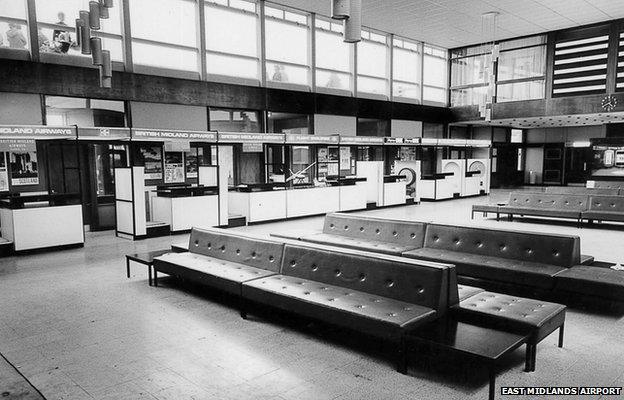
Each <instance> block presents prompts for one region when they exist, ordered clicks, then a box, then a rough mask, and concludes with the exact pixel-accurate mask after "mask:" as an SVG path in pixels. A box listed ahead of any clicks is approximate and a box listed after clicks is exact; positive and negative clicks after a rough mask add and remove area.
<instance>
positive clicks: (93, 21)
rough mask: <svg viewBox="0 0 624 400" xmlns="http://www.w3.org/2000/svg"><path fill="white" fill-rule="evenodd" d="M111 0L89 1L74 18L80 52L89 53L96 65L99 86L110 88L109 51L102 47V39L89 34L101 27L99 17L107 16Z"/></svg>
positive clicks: (111, 75) (111, 84) (110, 64)
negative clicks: (98, 72)
mask: <svg viewBox="0 0 624 400" xmlns="http://www.w3.org/2000/svg"><path fill="white" fill-rule="evenodd" d="M113 6H114V5H113V0H99V1H94V0H92V1H90V2H89V11H85V10H81V11H80V12H79V13H78V18H77V19H76V42H77V43H78V45H79V46H80V52H81V53H82V54H85V55H87V54H91V59H92V62H93V65H97V66H98V67H99V71H100V87H103V88H109V89H110V88H111V87H112V86H113V82H112V77H113V65H112V62H111V55H110V51H108V50H103V49H102V39H101V38H99V37H97V36H91V30H96V31H97V30H99V29H100V28H101V24H100V19H108V18H109V8H112V7H113Z"/></svg>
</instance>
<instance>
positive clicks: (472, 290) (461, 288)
mask: <svg viewBox="0 0 624 400" xmlns="http://www.w3.org/2000/svg"><path fill="white" fill-rule="evenodd" d="M481 292H485V290H484V289H481V288H478V287H474V286H468V285H457V293H458V294H459V301H460V302H461V301H464V300H466V299H469V298H471V297H472V296H474V295H476V294H479V293H481Z"/></svg>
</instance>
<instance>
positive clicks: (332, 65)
mask: <svg viewBox="0 0 624 400" xmlns="http://www.w3.org/2000/svg"><path fill="white" fill-rule="evenodd" d="M315 29H316V87H317V89H318V88H327V89H339V90H348V91H351V90H352V87H353V84H352V79H353V72H352V71H353V65H352V61H351V60H352V59H353V46H354V45H352V44H349V43H345V42H344V41H343V37H342V24H341V23H338V22H336V21H333V20H329V19H324V18H321V17H318V16H317V18H316V24H315Z"/></svg>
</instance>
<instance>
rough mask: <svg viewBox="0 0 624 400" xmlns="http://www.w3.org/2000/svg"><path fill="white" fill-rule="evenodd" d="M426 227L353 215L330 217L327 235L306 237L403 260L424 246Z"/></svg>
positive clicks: (327, 224) (325, 229)
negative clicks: (405, 254) (395, 256)
mask: <svg viewBox="0 0 624 400" xmlns="http://www.w3.org/2000/svg"><path fill="white" fill-rule="evenodd" d="M425 225H426V224H425V223H420V222H406V221H397V220H389V219H383V218H373V217H366V218H359V217H356V216H353V215H349V214H338V213H334V214H327V215H326V216H325V224H324V225H323V232H322V233H317V234H313V235H303V236H299V237H297V238H296V239H299V240H302V241H304V242H311V243H318V244H326V245H335V246H341V247H348V248H351V249H357V250H364V251H374V252H376V253H384V254H391V255H397V256H400V255H401V254H402V253H403V252H405V251H408V250H411V249H415V248H418V247H421V246H422V242H423V237H424V235H425Z"/></svg>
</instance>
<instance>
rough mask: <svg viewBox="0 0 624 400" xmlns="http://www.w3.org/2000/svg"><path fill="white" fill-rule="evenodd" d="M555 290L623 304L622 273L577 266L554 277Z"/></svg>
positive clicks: (623, 279)
mask: <svg viewBox="0 0 624 400" xmlns="http://www.w3.org/2000/svg"><path fill="white" fill-rule="evenodd" d="M555 282H556V286H555V287H556V289H557V290H562V291H566V292H570V293H581V294H585V295H590V296H596V297H602V298H606V299H610V300H615V301H620V302H624V271H617V270H614V269H611V268H602V267H592V266H589V265H578V266H574V267H572V268H568V269H566V270H565V271H562V272H560V273H558V274H557V275H556V276H555Z"/></svg>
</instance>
